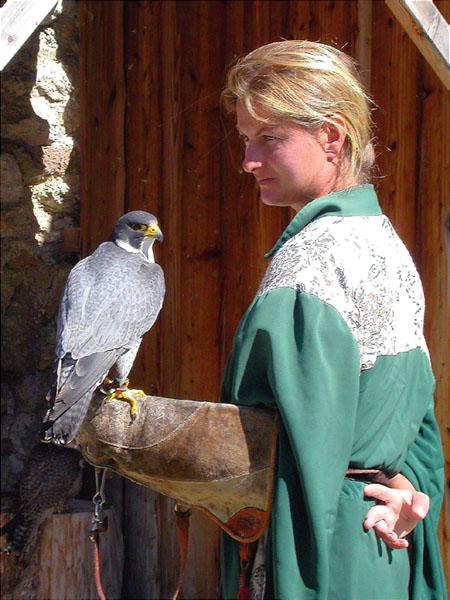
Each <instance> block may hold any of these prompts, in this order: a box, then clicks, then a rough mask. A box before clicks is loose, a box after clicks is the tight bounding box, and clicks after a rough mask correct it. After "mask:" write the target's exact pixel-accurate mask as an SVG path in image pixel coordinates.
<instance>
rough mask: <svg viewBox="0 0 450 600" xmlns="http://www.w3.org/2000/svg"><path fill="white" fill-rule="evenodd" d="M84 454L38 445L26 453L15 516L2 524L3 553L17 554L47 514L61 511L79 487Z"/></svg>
mask: <svg viewBox="0 0 450 600" xmlns="http://www.w3.org/2000/svg"><path fill="white" fill-rule="evenodd" d="M83 466H84V460H83V457H82V456H81V454H80V453H79V452H77V451H76V450H74V449H72V448H63V447H58V446H53V445H52V444H50V445H48V444H41V443H39V445H37V446H35V447H34V448H32V450H31V452H30V454H29V455H28V457H27V459H26V461H25V465H24V470H23V473H22V477H21V480H20V486H19V496H18V500H17V505H16V507H15V508H16V509H15V510H14V517H13V518H12V519H11V520H10V521H8V523H6V525H3V527H2V528H1V529H0V534H1V535H2V536H3V535H5V534H6V535H7V540H6V544H5V547H4V549H3V552H5V553H6V554H15V555H20V554H21V553H22V551H26V550H27V549H30V548H32V547H33V541H34V540H35V539H36V536H37V534H38V533H39V531H40V527H41V525H42V524H43V522H44V521H45V519H46V517H47V516H49V515H50V514H52V513H53V512H61V511H62V510H63V509H64V508H65V507H66V504H67V501H68V500H69V499H70V498H72V497H74V496H76V495H77V494H78V493H79V492H80V490H81V486H82V468H83Z"/></svg>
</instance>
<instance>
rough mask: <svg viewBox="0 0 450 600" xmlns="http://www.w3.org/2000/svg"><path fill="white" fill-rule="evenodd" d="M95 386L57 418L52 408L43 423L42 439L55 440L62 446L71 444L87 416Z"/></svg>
mask: <svg viewBox="0 0 450 600" xmlns="http://www.w3.org/2000/svg"><path fill="white" fill-rule="evenodd" d="M95 387H97V386H95ZM95 387H93V388H92V389H91V390H89V391H88V392H87V393H86V394H84V396H82V397H81V398H80V399H79V400H78V402H76V403H75V404H73V405H72V406H71V407H70V409H69V410H67V411H66V412H64V413H62V415H61V416H59V417H57V418H56V419H54V418H53V417H52V414H51V410H50V411H49V414H48V415H47V416H46V418H45V420H44V422H43V423H42V425H41V441H43V442H53V443H54V444H58V445H61V446H63V445H65V444H69V443H70V442H71V441H72V440H73V438H74V437H75V436H76V434H77V433H78V429H79V428H80V426H81V423H82V422H83V419H84V417H85V416H86V413H87V411H88V408H89V404H90V402H91V398H92V394H93V393H94V391H95Z"/></svg>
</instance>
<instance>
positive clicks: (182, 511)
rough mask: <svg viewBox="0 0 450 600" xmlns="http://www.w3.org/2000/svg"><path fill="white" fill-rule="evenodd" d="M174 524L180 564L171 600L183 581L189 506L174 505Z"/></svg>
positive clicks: (187, 539) (175, 596)
mask: <svg viewBox="0 0 450 600" xmlns="http://www.w3.org/2000/svg"><path fill="white" fill-rule="evenodd" d="M173 510H174V513H175V524H176V526H177V534H178V548H179V551H180V566H179V568H178V581H177V587H176V590H175V593H174V595H173V597H172V600H176V599H177V597H178V594H179V593H180V589H181V584H182V583H183V575H184V567H185V566H186V556H187V548H188V541H189V517H190V516H191V509H190V508H182V507H181V506H180V505H179V504H178V503H177V504H175V506H174V509H173Z"/></svg>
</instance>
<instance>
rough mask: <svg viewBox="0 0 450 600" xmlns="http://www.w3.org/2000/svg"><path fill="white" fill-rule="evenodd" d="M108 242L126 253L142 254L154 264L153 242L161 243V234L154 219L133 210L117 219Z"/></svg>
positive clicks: (144, 213)
mask: <svg viewBox="0 0 450 600" xmlns="http://www.w3.org/2000/svg"><path fill="white" fill-rule="evenodd" d="M108 240H109V241H110V242H114V243H115V244H117V246H120V247H121V248H123V249H124V250H126V251H127V252H142V253H143V254H144V256H145V257H146V258H147V260H148V261H150V262H154V258H153V249H152V246H153V242H154V241H155V240H158V242H162V240H163V234H162V232H161V229H160V228H159V225H158V221H157V219H156V217H154V216H153V215H151V214H150V213H148V212H145V211H143V210H133V211H132V212H129V213H126V214H125V215H123V216H122V217H120V219H118V220H117V221H116V223H115V225H114V228H113V230H112V233H111V235H110V236H109V238H108Z"/></svg>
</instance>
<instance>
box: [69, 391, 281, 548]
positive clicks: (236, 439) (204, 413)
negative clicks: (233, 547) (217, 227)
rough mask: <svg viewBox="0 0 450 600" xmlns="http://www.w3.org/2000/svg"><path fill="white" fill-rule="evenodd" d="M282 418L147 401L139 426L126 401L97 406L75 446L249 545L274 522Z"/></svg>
mask: <svg viewBox="0 0 450 600" xmlns="http://www.w3.org/2000/svg"><path fill="white" fill-rule="evenodd" d="M275 421H276V417H275V413H274V412H272V411H270V410H267V409H263V408H256V407H255V408H254V407H238V406H234V405H231V404H216V403H213V402H195V401H191V400H176V399H171V398H160V397H150V396H147V397H145V398H142V399H138V405H137V417H136V419H135V420H134V421H132V420H131V419H130V409H129V405H128V404H126V403H125V402H123V401H120V400H113V401H110V402H108V403H106V404H104V405H103V407H102V408H101V409H100V410H98V411H96V410H95V409H94V408H92V409H90V411H89V412H88V414H87V416H86V418H85V421H84V423H83V425H82V427H81V428H80V431H79V432H78V434H77V437H76V439H75V443H76V444H77V445H79V446H80V447H81V451H82V453H83V455H84V457H85V458H86V459H87V460H88V461H89V462H90V463H92V464H94V465H96V466H101V467H107V468H108V469H111V470H112V471H115V472H116V473H119V474H120V475H123V476H124V477H127V478H129V479H131V480H132V481H135V482H137V483H140V484H142V485H144V486H146V487H149V488H152V489H153V490H156V491H157V492H160V493H162V494H165V495H167V496H170V497H172V498H175V499H176V500H178V501H179V502H181V503H184V504H188V505H191V506H193V507H195V508H198V509H200V510H202V511H204V512H206V513H207V514H208V515H209V516H210V517H211V518H212V519H214V521H216V522H217V523H218V524H219V525H220V526H221V527H222V528H223V529H224V530H225V531H227V532H228V533H229V534H230V535H232V536H233V537H234V538H235V539H237V540H239V541H246V542H249V541H253V540H255V539H257V538H258V537H259V536H260V535H261V534H262V533H263V531H264V529H265V527H266V525H267V522H268V519H269V513H270V507H271V496H272V479H273V465H274V457H275V440H276V422H275Z"/></svg>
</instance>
